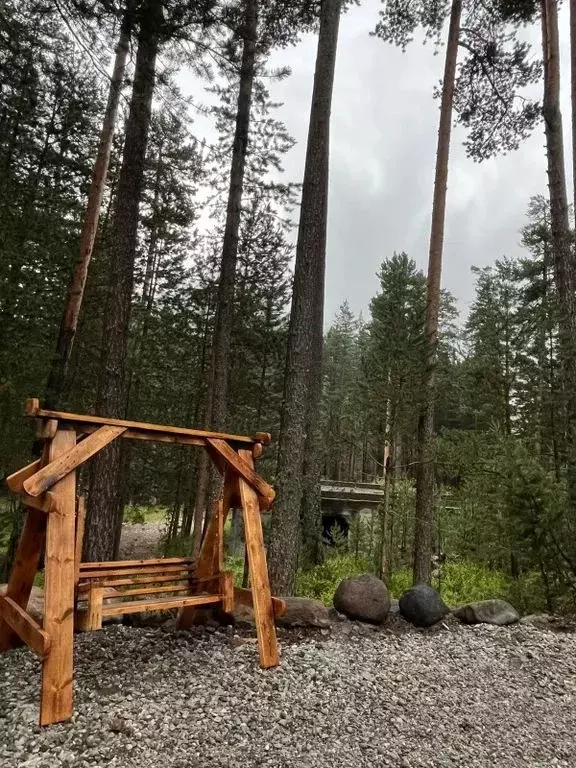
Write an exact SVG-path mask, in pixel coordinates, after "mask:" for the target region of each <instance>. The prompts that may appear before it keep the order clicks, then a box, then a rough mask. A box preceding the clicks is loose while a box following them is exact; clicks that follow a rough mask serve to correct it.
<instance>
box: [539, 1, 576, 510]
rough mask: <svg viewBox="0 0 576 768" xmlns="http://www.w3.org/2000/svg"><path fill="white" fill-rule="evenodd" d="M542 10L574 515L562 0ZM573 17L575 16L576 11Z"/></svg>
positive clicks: (575, 302) (573, 275)
mask: <svg viewBox="0 0 576 768" xmlns="http://www.w3.org/2000/svg"><path fill="white" fill-rule="evenodd" d="M571 5H572V3H571ZM541 8H542V51H543V58H544V100H543V109H542V111H543V114H544V128H545V133H546V154H547V159H548V169H547V170H548V187H549V191H550V225H551V233H552V258H553V262H554V279H555V283H556V290H557V292H558V304H559V310H560V311H559V319H558V328H559V353H560V355H559V356H560V362H561V366H562V377H563V386H562V387H561V391H562V393H563V398H564V402H563V406H564V409H565V416H566V464H567V487H568V498H569V502H570V507H571V510H572V514H573V515H574V514H576V261H575V258H574V244H573V242H572V237H571V234H570V223H569V218H568V196H567V192H566V174H565V166H564V143H563V136H562V113H561V112H560V51H559V42H558V5H557V2H556V0H542V2H541ZM572 15H574V12H573V11H572ZM573 66H574V65H573ZM573 85H574V84H573Z"/></svg>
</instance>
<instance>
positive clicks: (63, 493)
mask: <svg viewBox="0 0 576 768" xmlns="http://www.w3.org/2000/svg"><path fill="white" fill-rule="evenodd" d="M75 443H76V435H75V433H74V432H72V431H70V430H58V432H57V433H56V436H55V437H54V439H53V440H52V441H51V443H50V451H49V461H50V462H53V461H56V460H57V459H58V457H59V456H62V455H65V454H66V453H68V452H69V451H71V450H72V449H73V448H74V445H75ZM52 493H53V494H54V497H55V499H56V511H55V512H54V513H53V514H51V515H49V516H48V517H47V529H46V556H45V577H44V631H45V632H46V633H47V634H48V635H49V637H50V643H51V647H50V653H49V654H48V655H47V656H46V657H45V658H44V660H43V662H42V689H41V701H40V724H41V725H48V724H50V723H58V722H61V721H63V720H68V718H70V717H71V716H72V711H73V703H72V680H73V633H74V575H75V561H74V555H75V526H76V520H75V518H76V515H75V512H76V473H75V472H71V473H69V474H67V475H66V476H65V477H64V478H63V479H62V480H60V481H59V482H57V483H56V484H55V485H54V486H53V490H52Z"/></svg>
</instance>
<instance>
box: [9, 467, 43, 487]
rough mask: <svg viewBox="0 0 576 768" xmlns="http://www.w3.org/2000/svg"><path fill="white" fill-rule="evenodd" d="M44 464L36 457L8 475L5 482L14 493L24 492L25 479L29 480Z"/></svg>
mask: <svg viewBox="0 0 576 768" xmlns="http://www.w3.org/2000/svg"><path fill="white" fill-rule="evenodd" d="M41 466H42V461H41V459H36V461H33V462H32V463H31V464H27V465H26V466H25V467H22V469H19V470H18V471H17V472H14V473H13V474H12V475H8V477H7V478H6V480H5V482H6V485H7V486H8V488H10V490H11V491H12V493H22V492H23V490H24V480H28V478H29V477H32V475H35V474H36V472H38V471H39V469H40V467H41Z"/></svg>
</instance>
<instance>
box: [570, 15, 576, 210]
mask: <svg viewBox="0 0 576 768" xmlns="http://www.w3.org/2000/svg"><path fill="white" fill-rule="evenodd" d="M570 86H571V88H570V95H571V105H572V186H573V190H572V192H573V200H572V202H573V203H574V206H575V210H576V2H574V0H570Z"/></svg>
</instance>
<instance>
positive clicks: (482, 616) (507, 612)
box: [454, 600, 520, 627]
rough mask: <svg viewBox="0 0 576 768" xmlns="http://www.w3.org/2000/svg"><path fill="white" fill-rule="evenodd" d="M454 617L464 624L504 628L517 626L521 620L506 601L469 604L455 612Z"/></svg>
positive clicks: (480, 601)
mask: <svg viewBox="0 0 576 768" xmlns="http://www.w3.org/2000/svg"><path fill="white" fill-rule="evenodd" d="M454 616H456V618H457V619H460V621H461V622H463V623H464V624H495V625H496V626H498V627H503V626H505V625H506V624H515V623H516V622H517V621H519V620H520V614H519V613H518V611H517V610H516V609H515V608H514V606H512V605H510V603H507V602H506V600H479V601H478V602H476V603H467V605H462V606H460V608H458V610H456V611H454Z"/></svg>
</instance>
